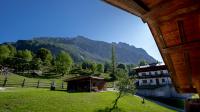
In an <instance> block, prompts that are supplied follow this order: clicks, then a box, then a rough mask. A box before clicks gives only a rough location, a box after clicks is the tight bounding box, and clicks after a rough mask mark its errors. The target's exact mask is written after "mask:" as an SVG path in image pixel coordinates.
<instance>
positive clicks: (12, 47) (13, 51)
mask: <svg viewBox="0 0 200 112" xmlns="http://www.w3.org/2000/svg"><path fill="white" fill-rule="evenodd" d="M7 47H8V49H9V50H10V54H9V55H10V56H11V57H13V56H15V54H16V53H17V50H16V48H15V47H14V46H12V45H11V44H8V45H7Z"/></svg>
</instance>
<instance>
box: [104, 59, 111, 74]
mask: <svg viewBox="0 0 200 112" xmlns="http://www.w3.org/2000/svg"><path fill="white" fill-rule="evenodd" d="M110 70H111V64H110V63H109V62H107V61H106V62H105V64H104V73H107V72H109V71H110Z"/></svg>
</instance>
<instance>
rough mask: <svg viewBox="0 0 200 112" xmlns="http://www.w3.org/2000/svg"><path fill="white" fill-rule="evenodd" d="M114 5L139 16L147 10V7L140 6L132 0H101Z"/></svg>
mask: <svg viewBox="0 0 200 112" xmlns="http://www.w3.org/2000/svg"><path fill="white" fill-rule="evenodd" d="M103 1H104V2H107V3H109V4H111V5H113V6H115V7H118V8H120V9H122V10H125V11H127V12H129V13H131V14H133V15H136V16H139V17H141V16H142V15H143V14H145V13H146V12H147V10H148V9H146V8H144V6H140V5H139V4H137V3H136V2H135V1H134V0H103Z"/></svg>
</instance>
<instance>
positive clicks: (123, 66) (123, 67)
mask: <svg viewBox="0 0 200 112" xmlns="http://www.w3.org/2000/svg"><path fill="white" fill-rule="evenodd" d="M117 68H121V69H124V70H125V69H126V65H124V64H118V65H117Z"/></svg>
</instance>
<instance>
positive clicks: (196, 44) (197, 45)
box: [161, 40, 200, 54]
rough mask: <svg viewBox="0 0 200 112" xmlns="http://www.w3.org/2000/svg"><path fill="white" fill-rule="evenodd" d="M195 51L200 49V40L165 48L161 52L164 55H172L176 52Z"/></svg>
mask: <svg viewBox="0 0 200 112" xmlns="http://www.w3.org/2000/svg"><path fill="white" fill-rule="evenodd" d="M195 49H200V40H199V41H193V42H187V43H184V44H180V45H176V46H173V47H169V48H163V49H162V50H161V51H162V53H164V54H167V53H170V54H172V53H176V52H182V51H189V50H195Z"/></svg>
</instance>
